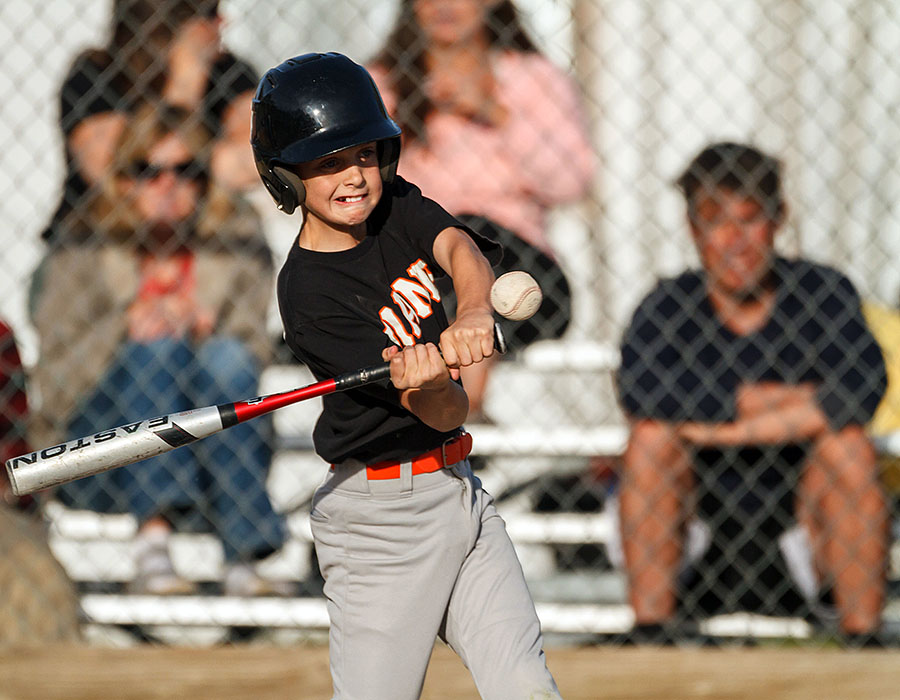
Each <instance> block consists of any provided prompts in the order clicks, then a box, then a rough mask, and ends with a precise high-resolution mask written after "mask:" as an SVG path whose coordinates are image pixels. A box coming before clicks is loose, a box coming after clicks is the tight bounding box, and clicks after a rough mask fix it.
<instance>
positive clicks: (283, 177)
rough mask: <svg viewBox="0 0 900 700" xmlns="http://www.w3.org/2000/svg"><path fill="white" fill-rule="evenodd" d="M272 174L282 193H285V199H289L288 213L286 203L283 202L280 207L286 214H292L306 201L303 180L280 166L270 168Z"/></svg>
mask: <svg viewBox="0 0 900 700" xmlns="http://www.w3.org/2000/svg"><path fill="white" fill-rule="evenodd" d="M272 173H273V174H274V175H275V177H276V178H278V181H279V183H280V184H281V186H282V188H284V191H285V192H286V193H287V195H288V196H287V197H286V199H288V198H289V200H290V205H291V209H290V211H288V208H287V205H288V202H287V201H285V202H284V203H283V205H282V206H281V207H280V208H281V210H282V211H284V212H285V213H287V214H293V213H294V210H295V209H296V208H297V207H299V206H300V205H301V204H303V202H305V201H306V187H304V186H303V180H301V179H300V176H299V175H297V173H295V172H293V171H292V170H288V169H287V168H284V167H282V166H280V165H273V166H272Z"/></svg>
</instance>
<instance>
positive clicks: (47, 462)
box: [6, 324, 506, 496]
mask: <svg viewBox="0 0 900 700" xmlns="http://www.w3.org/2000/svg"><path fill="white" fill-rule="evenodd" d="M494 348H495V349H496V350H497V351H498V352H500V353H504V352H506V341H505V339H504V338H503V333H502V332H501V330H500V327H499V326H497V325H496V324H495V325H494ZM390 376H391V370H390V363H389V362H384V363H382V364H379V365H373V366H371V367H363V368H362V369H358V370H354V371H352V372H346V373H344V374H340V375H338V376H336V377H333V378H332V379H324V380H322V381H320V382H316V383H314V384H309V385H308V386H305V387H301V388H299V389H293V390H291V391H284V392H281V393H277V394H269V395H267V396H258V397H256V398H254V399H249V400H247V401H240V402H238V403H225V404H219V405H217V406H205V407H203V408H193V409H190V410H188V411H181V412H180V413H170V414H168V415H164V416H159V417H157V418H150V419H148V420H142V421H137V422H136V423H128V424H126V425H122V426H119V427H118V428H112V429H110V430H102V431H100V432H98V433H94V434H93V435H87V436H85V437H81V438H78V439H77V440H70V441H69V442H65V443H62V444H60V445H54V446H53V447H47V448H45V449H43V450H36V451H34V452H31V453H28V454H24V455H20V456H18V457H13V458H12V459H8V460H7V461H6V472H7V474H9V482H10V485H11V486H12V490H13V493H14V494H16V495H17V496H24V495H27V494H30V493H34V492H35V491H40V490H42V489H46V488H50V487H51V486H57V485H59V484H63V483H66V482H68V481H74V480H76V479H81V478H83V477H86V476H91V475H93V474H99V473H100V472H105V471H108V470H110V469H115V468H117V467H124V466H126V465H128V464H134V463H135V462H140V461H141V460H144V459H149V458H150V457H155V456H156V455H159V454H162V453H163V452H169V451H170V450H174V449H176V448H178V447H183V446H184V445H189V444H190V443H192V442H196V441H197V440H200V439H202V438H205V437H209V436H210V435H213V434H215V433H218V432H219V431H221V430H225V429H227V428H230V427H232V426H234V425H237V424H238V423H244V422H245V421H248V420H251V419H252V418H256V417H258V416H261V415H263V414H266V413H271V412H272V411H274V410H276V409H279V408H283V407H284V406H290V405H291V404H295V403H299V402H300V401H306V400H307V399H312V398H316V397H318V396H325V395H326V394H332V393H334V392H337V391H347V390H348V389H356V388H358V387H361V386H364V385H366V384H371V383H372V382H378V381H382V380H384V379H389V378H390Z"/></svg>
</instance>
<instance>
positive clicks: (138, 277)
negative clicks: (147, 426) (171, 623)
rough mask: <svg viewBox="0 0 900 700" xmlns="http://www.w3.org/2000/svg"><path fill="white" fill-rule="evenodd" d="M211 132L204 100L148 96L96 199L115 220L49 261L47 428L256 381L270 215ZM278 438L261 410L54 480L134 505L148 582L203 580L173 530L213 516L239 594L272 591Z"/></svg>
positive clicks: (41, 316) (86, 425) (43, 291)
mask: <svg viewBox="0 0 900 700" xmlns="http://www.w3.org/2000/svg"><path fill="white" fill-rule="evenodd" d="M209 145H210V140H209V134H208V132H207V131H206V130H205V129H204V128H203V126H202V125H201V124H199V122H198V121H197V120H196V117H195V115H193V114H192V113H188V112H186V111H185V110H181V109H178V108H166V107H163V106H160V107H157V108H153V107H146V108H144V109H143V110H141V111H140V112H138V114H137V115H136V116H135V117H134V118H133V119H132V120H130V121H129V122H128V123H127V124H126V127H125V129H124V131H123V133H122V136H121V138H120V141H119V144H118V146H117V149H116V153H117V157H116V161H115V162H114V164H113V174H114V177H113V178H112V179H111V181H110V182H111V183H112V185H111V191H110V192H109V194H108V195H107V196H106V197H104V198H103V199H102V201H98V202H95V205H96V206H95V207H94V209H95V210H99V211H94V213H93V214H92V215H91V218H92V220H95V221H103V222H104V229H103V230H102V231H97V232H96V233H95V235H93V236H91V237H89V239H88V241H86V242H82V243H78V244H74V243H73V244H68V245H64V246H58V247H56V248H55V250H54V251H53V252H52V253H51V254H50V256H49V258H48V259H47V260H46V261H45V263H44V264H43V265H42V268H43V271H42V275H41V280H40V281H38V282H37V283H36V284H35V293H36V300H35V318H34V322H35V326H36V328H37V329H38V332H39V335H40V342H41V346H40V347H41V353H42V357H41V360H40V362H39V363H38V367H37V368H36V369H35V377H36V379H37V382H38V385H39V387H40V391H41V396H42V397H43V399H44V401H43V404H42V411H41V416H40V418H41V420H40V421H39V424H38V426H37V427H38V429H41V428H43V430H44V433H45V435H44V436H43V437H42V438H41V440H42V441H44V440H48V442H47V444H51V441H50V440H49V438H50V436H51V435H53V434H59V437H65V438H66V439H71V438H75V437H78V436H82V435H87V434H90V433H92V432H95V431H97V430H100V429H104V428H109V427H111V426H117V425H122V424H124V423H127V422H130V421H134V420H136V419H142V418H146V417H148V416H149V417H152V416H156V415H162V414H167V413H171V412H174V411H182V410H186V409H189V408H193V407H197V406H206V405H210V404H219V403H225V402H228V401H234V400H236V399H240V398H242V397H252V396H256V395H258V393H259V392H258V380H259V375H260V371H261V367H262V363H263V361H264V359H265V357H266V353H267V350H268V341H267V336H266V334H265V329H264V326H265V309H266V308H267V305H268V302H269V294H270V293H271V290H272V262H271V257H270V254H269V251H268V247H267V245H266V243H265V239H264V237H263V235H262V233H261V231H260V229H259V227H258V220H257V219H256V218H254V217H253V216H251V215H249V214H247V213H246V212H245V211H244V208H239V207H242V203H241V201H240V200H236V199H234V198H232V197H229V196H224V195H223V193H222V192H221V190H218V189H217V188H215V186H214V185H213V183H212V182H210V180H209V177H208V176H209V150H210V149H209ZM58 439H59V438H54V440H58ZM42 444H43V442H42ZM270 445H271V422H270V421H267V420H266V419H265V418H261V419H257V420H254V421H250V422H248V423H244V424H241V425H238V426H235V427H233V428H231V429H229V430H227V431H224V432H222V433H220V434H218V435H215V436H212V437H210V438H207V439H205V440H202V441H200V442H198V443H196V444H194V445H191V446H188V447H183V448H180V449H178V450H175V451H173V452H170V453H167V454H164V455H160V456H158V457H155V458H153V459H151V460H148V461H146V462H142V463H139V464H136V465H133V466H131V467H126V468H123V469H117V470H113V471H110V472H105V473H103V474H99V475H96V476H93V477H88V478H86V479H82V480H80V481H75V482H72V483H71V484H66V485H64V486H62V487H60V488H59V489H58V492H57V494H58V496H59V498H60V500H61V501H62V502H63V503H65V504H66V505H69V506H71V507H76V508H87V509H92V510H96V511H127V512H130V513H132V514H133V515H134V516H135V517H136V518H137V520H138V522H139V524H140V531H139V534H138V538H137V540H138V544H137V552H136V563H137V567H138V576H137V578H136V580H135V581H134V590H135V591H138V592H147V593H160V594H162V593H185V592H189V591H190V590H191V588H192V586H191V585H190V584H189V583H188V582H186V581H184V580H182V579H180V578H179V577H178V576H176V575H175V572H174V570H173V567H172V563H171V561H170V559H169V554H168V549H167V545H168V538H169V535H170V533H171V532H172V531H173V530H174V529H175V528H179V529H181V528H183V527H188V526H190V525H194V524H196V523H197V521H200V522H201V524H203V525H204V526H206V527H207V528H211V529H212V531H213V532H215V533H216V534H217V535H218V536H219V537H220V538H221V541H222V544H223V546H224V552H225V560H226V564H227V570H226V575H225V581H224V585H225V592H226V594H234V595H241V594H255V593H259V594H262V593H268V592H271V586H268V585H267V582H265V581H263V580H262V579H260V578H259V577H258V576H257V575H256V574H255V570H254V568H253V563H254V562H255V561H256V560H257V559H259V558H261V557H264V556H267V555H269V554H271V553H272V552H274V551H275V550H276V549H278V548H279V547H280V546H281V544H282V541H283V537H284V529H283V524H282V521H281V518H280V517H279V516H278V515H277V514H276V513H275V512H274V511H273V508H272V505H271V503H270V500H269V496H268V494H267V492H266V477H267V474H268V470H269V463H270V458H271V447H270Z"/></svg>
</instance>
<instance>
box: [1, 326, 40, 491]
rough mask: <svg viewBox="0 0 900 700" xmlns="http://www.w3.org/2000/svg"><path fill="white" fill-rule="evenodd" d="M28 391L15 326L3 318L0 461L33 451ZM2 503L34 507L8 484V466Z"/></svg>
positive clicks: (2, 483) (2, 488) (4, 471)
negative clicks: (29, 438) (28, 421)
mask: <svg viewBox="0 0 900 700" xmlns="http://www.w3.org/2000/svg"><path fill="white" fill-rule="evenodd" d="M27 418H28V395H27V394H26V392H25V373H24V371H23V370H22V361H21V359H20V358H19V349H18V346H17V345H16V338H15V336H14V334H13V332H12V329H11V328H10V327H9V326H8V325H6V324H5V323H4V322H3V321H0V462H2V463H3V464H5V463H6V460H8V459H12V458H13V457H18V456H19V455H22V454H25V453H26V452H29V451H30V447H29V444H28V435H27V433H28V431H27V425H26V421H27ZM0 504H5V505H8V506H14V507H18V508H22V509H31V507H32V506H33V504H34V499H33V498H32V497H31V496H25V497H22V498H16V496H15V495H14V494H13V492H12V488H11V487H10V484H9V478H8V476H7V474H6V469H3V471H2V473H0Z"/></svg>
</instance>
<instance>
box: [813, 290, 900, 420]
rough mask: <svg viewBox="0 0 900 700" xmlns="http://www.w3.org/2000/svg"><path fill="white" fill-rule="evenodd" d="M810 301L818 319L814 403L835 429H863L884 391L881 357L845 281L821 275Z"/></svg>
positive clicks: (858, 304)
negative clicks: (817, 376)
mask: <svg viewBox="0 0 900 700" xmlns="http://www.w3.org/2000/svg"><path fill="white" fill-rule="evenodd" d="M823 278H824V282H823V283H822V284H821V285H818V292H817V293H816V296H815V298H814V301H815V303H816V304H817V307H818V308H819V309H820V313H822V314H823V316H822V325H821V327H822V331H823V337H822V338H821V340H820V347H819V349H818V362H819V363H820V369H819V372H820V373H821V376H822V378H823V379H822V382H821V384H820V385H819V388H818V391H817V398H818V401H819V405H820V406H821V408H822V411H823V412H824V413H825V415H826V417H827V418H828V423H829V425H830V426H831V428H832V429H834V430H840V429H841V428H844V427H846V426H847V425H854V424H855V425H865V424H866V423H868V422H869V420H870V419H871V418H872V416H873V415H874V414H875V411H876V409H877V408H878V404H879V403H880V401H881V398H882V396H884V393H885V391H886V390H887V373H886V370H885V364H884V357H883V356H882V353H881V349H880V347H879V346H878V343H877V341H876V340H875V337H874V336H873V335H872V332H871V330H870V329H869V326H868V325H867V324H866V320H865V318H864V316H863V314H862V309H861V304H860V299H859V295H858V294H857V292H856V289H855V288H854V286H853V283H852V282H850V280H849V279H847V278H846V277H845V276H843V275H840V274H838V273H834V274H833V275H828V274H825V275H823Z"/></svg>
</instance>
